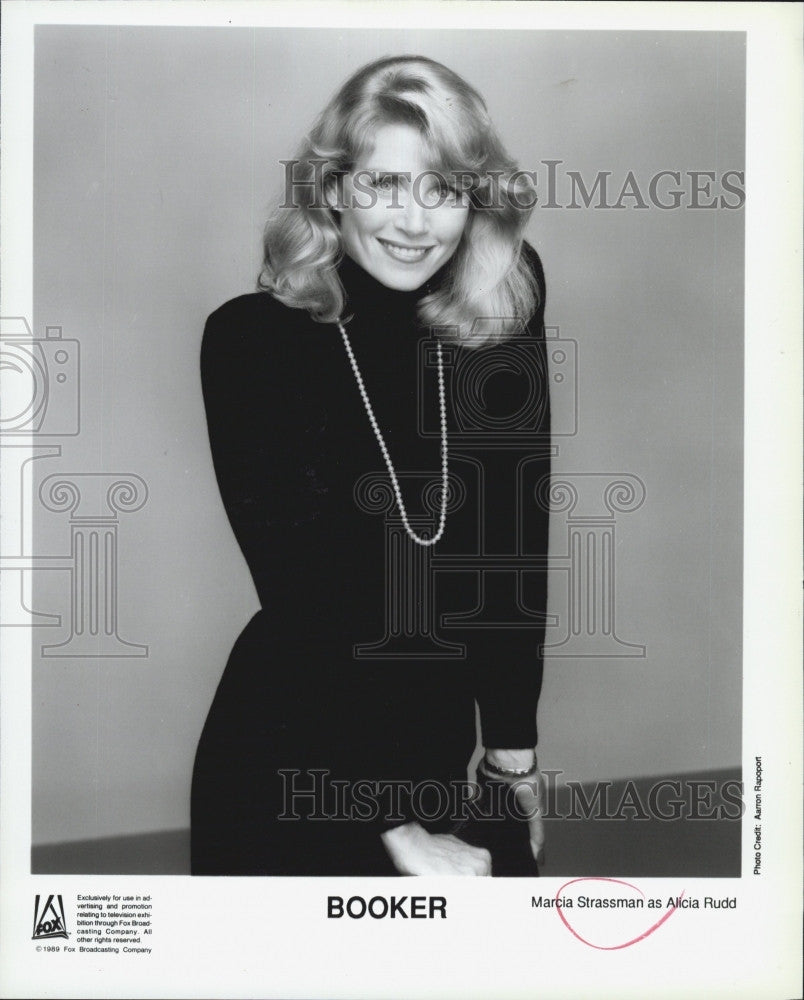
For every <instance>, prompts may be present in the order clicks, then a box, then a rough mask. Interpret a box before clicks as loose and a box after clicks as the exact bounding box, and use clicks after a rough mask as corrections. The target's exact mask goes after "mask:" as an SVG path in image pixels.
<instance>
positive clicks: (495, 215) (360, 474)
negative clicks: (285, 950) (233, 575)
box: [192, 57, 549, 875]
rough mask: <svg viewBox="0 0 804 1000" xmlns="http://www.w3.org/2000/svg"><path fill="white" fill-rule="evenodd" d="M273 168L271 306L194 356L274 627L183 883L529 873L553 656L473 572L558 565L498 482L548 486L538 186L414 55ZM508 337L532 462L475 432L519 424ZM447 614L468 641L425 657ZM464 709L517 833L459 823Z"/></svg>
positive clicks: (359, 88) (541, 533) (209, 796)
mask: <svg viewBox="0 0 804 1000" xmlns="http://www.w3.org/2000/svg"><path fill="white" fill-rule="evenodd" d="M285 166H286V171H287V172H286V185H285V201H284V203H283V204H282V206H280V207H279V208H278V209H277V211H276V212H275V214H274V215H273V217H272V219H271V220H270V221H269V224H268V226H267V228H266V237H265V265H264V271H263V274H262V275H261V280H260V285H261V288H262V289H263V290H262V291H260V292H257V293H255V294H252V295H245V296H242V297H240V298H238V299H235V300H233V301H231V302H228V303H226V304H225V305H224V306H222V307H221V308H220V309H218V310H217V311H216V312H215V313H213V314H212V316H210V318H209V320H208V321H207V326H206V329H205V333H204V340H203V345H202V353H201V370H202V383H203V391H204V401H205V406H206V412H207V421H208V427H209V436H210V443H211V449H212V455H213V460H214V464H215V471H216V475H217V479H218V484H219V487H220V491H221V496H222V499H223V503H224V505H225V507H226V511H227V514H228V516H229V519H230V522H231V525H232V528H233V531H234V533H235V536H236V538H237V541H238V542H239V544H240V547H241V549H242V551H243V554H244V556H245V558H246V560H247V562H248V565H249V568H250V570H251V572H252V575H253V578H254V582H255V585H256V588H257V592H258V595H259V598H260V602H261V604H262V610H261V611H259V612H258V613H257V614H256V615H255V616H254V617H253V618H252V620H251V621H250V622H249V623H248V625H247V626H246V628H245V630H244V631H243V633H242V634H241V635H240V637H239V638H238V639H237V641H236V643H235V646H234V649H233V650H232V653H231V656H230V658H229V662H228V664H227V667H226V670H225V672H224V674H223V677H222V679H221V682H220V685H219V687H218V690H217V693H216V695H215V699H214V702H213V705H212V707H211V709H210V712H209V716H208V718H207V721H206V725H205V727H204V731H203V734H202V737H201V740H200V743H199V747H198V752H197V756H196V762H195V770H194V774H193V790H192V869H193V872H194V873H196V874H276V875H283V874H287V875H291V874H316V875H326V874H342V875H383V874H400V873H401V874H428V873H446V874H474V875H484V874H489V873H492V872H493V873H494V874H501V873H510V874H536V873H537V869H536V865H535V861H534V855H535V854H537V853H538V851H539V850H540V847H541V841H542V833H541V823H540V819H539V817H538V815H537V814H536V810H535V808H534V791H533V789H534V785H533V781H534V779H535V778H536V777H537V776H538V772H537V771H536V760H535V753H534V750H533V747H534V745H535V742H536V724H535V712H536V702H537V699H538V695H539V690H540V686H541V661H540V658H539V648H540V643H541V641H542V637H543V636H542V632H541V631H540V628H539V627H538V626H537V627H536V628H533V627H531V628H527V629H513V628H505V627H503V626H504V625H505V622H504V620H503V621H501V618H500V615H502V614H504V611H505V608H503V604H502V596H501V595H502V592H503V590H504V586H502V584H503V583H504V582H505V580H507V578H508V575H510V574H506V572H503V571H502V570H501V571H499V572H497V573H496V575H495V573H493V572H489V573H487V574H486V575H485V576H483V577H482V579H481V575H480V574H479V573H478V572H477V571H476V567H477V566H478V553H484V552H490V551H491V552H495V551H496V552H503V553H504V552H506V551H511V552H513V553H514V554H515V553H516V551H521V547H522V545H523V544H524V543H525V542H526V543H527V547H528V550H529V551H530V552H533V551H537V552H540V553H542V554H545V553H546V546H547V514H546V512H540V513H536V514H532V513H530V512H529V519H528V522H527V523H528V528H527V532H526V533H527V538H526V539H524V541H523V538H522V537H521V533H519V534H517V539H518V541H517V542H516V543H511V537H512V532H513V531H517V532H519V528H518V527H517V526H516V525H514V524H513V523H510V522H512V521H513V520H514V518H513V517H508V516H507V517H505V518H502V519H501V518H499V517H498V518H496V519H495V516H494V514H495V509H496V508H495V502H496V501H495V491H494V490H493V489H488V488H486V485H487V481H488V483H493V482H496V478H495V477H496V476H498V475H500V476H506V477H508V478H509V479H511V481H512V482H513V481H514V480H513V479H512V477H519V478H517V479H516V480H515V481H516V483H517V484H518V486H519V488H520V489H521V490H522V491H523V493H524V491H527V492H528V495H529V496H531V497H532V495H533V494H532V492H531V487H532V484H533V482H535V481H536V480H538V479H539V478H541V477H542V476H543V475H544V474H545V473H546V472H547V471H548V469H549V458H548V455H549V447H547V446H546V444H545V441H546V435H547V434H548V433H549V405H548V400H547V389H546V384H547V383H546V374H545V373H546V361H545V358H544V343H543V338H542V321H543V310H544V284H543V275H542V269H541V265H540V263H539V259H538V257H537V255H536V253H535V251H533V250H532V249H531V248H530V247H528V246H527V245H526V244H524V243H523V238H522V234H523V230H524V226H525V223H526V221H527V218H528V214H529V210H530V207H532V203H533V200H534V199H533V197H532V195H533V192H532V190H531V188H530V186H529V182H528V181H527V178H526V176H523V175H522V174H521V173H519V174H517V172H516V171H515V166H514V164H513V163H512V162H511V161H510V159H509V158H508V157H507V156H506V154H505V152H504V150H503V148H502V146H501V144H500V142H499V140H498V138H497V137H496V135H495V133H494V130H493V127H492V125H491V122H490V120H489V118H488V114H487V111H486V108H485V105H484V103H483V101H482V99H481V98H480V96H479V95H478V94H477V93H476V92H475V91H474V90H473V89H472V88H471V87H470V86H469V85H468V84H467V83H466V82H465V81H463V80H462V79H461V78H460V77H458V76H457V75H456V74H454V73H453V72H451V71H450V70H448V69H447V68H446V67H444V66H442V65H440V64H438V63H435V62H433V61H431V60H429V59H425V58H420V57H400V58H389V59H384V60H380V61H378V62H375V63H372V64H371V65H368V66H366V67H364V68H363V69H361V70H360V71H359V72H358V73H356V74H355V75H354V76H353V77H352V78H351V79H350V80H348V81H347V82H346V84H344V86H343V87H342V88H341V90H340V91H339V93H338V94H337V95H336V96H335V97H334V99H333V100H332V101H331V102H330V104H329V106H328V107H327V108H326V109H325V110H324V112H323V113H322V115H321V116H320V118H319V119H318V121H317V123H316V124H315V126H314V128H313V130H312V132H311V135H310V139H309V142H308V144H307V146H306V147H305V149H304V150H303V151H302V153H301V154H300V156H299V157H298V158H297V159H296V160H295V161H290V162H289V163H286V164H285ZM523 324H527V325H526V326H524V327H523ZM428 331H429V332H430V333H431V334H432V333H433V332H437V334H438V337H437V340H436V342H435V343H436V348H435V350H433V346H432V345H433V340H432V338H430V339H428ZM506 338H516V339H515V342H516V346H517V350H518V352H519V353H518V355H517V357H518V358H519V359H520V361H521V358H523V357H524V358H526V359H530V360H529V361H528V363H529V364H531V365H532V366H533V368H534V371H535V370H536V369H538V372H537V374H538V375H539V376H540V379H541V386H542V387H543V388H542V389H541V399H540V400H538V401H537V402H538V406H537V407H536V410H537V412H538V427H533V428H531V430H533V431H535V433H536V434H537V435H541V439H542V442H543V444H542V446H541V447H540V448H537V449H536V450H535V451H534V453H533V454H532V455H531V456H530V457H529V459H528V460H527V461H522V460H520V459H519V458H518V457H517V456H515V453H514V452H512V451H511V450H510V448H499V447H496V444H497V443H498V442H497V441H496V440H495V435H494V434H492V435H491V439H490V438H489V434H488V433H487V430H488V427H491V428H494V427H497V426H503V427H505V426H506V425H505V416H504V415H505V414H506V413H508V412H510V399H508V398H507V396H508V394H509V392H510V391H511V387H512V384H513V383H512V382H511V381H510V379H509V381H507V382H506V378H505V375H506V372H507V373H508V374H509V375H510V374H511V358H512V354H511V344H512V343H514V340H513V339H508V340H507V339H506ZM478 358H480V359H481V360H482V361H483V363H484V365H485V369H484V370H485V371H486V374H485V375H483V374H482V372H481V374H480V375H478V378H479V379H480V382H481V383H482V385H480V387H479V389H478V392H479V395H480V397H482V406H483V407H485V410H486V415H487V416H488V420H487V421H486V430H484V432H483V433H482V434H481V435H480V436H479V438H478V436H477V435H475V436H474V437H473V436H472V434H473V430H472V427H471V426H469V427H468V428H467V426H465V425H466V420H465V419H464V426H463V427H462V429H461V428H459V431H460V433H458V434H457V437H456V436H455V434H456V432H455V429H454V425H455V422H456V420H457V419H458V417H456V413H458V410H459V409H461V407H460V406H459V404H460V403H461V400H460V399H459V398H458V395H457V393H458V390H459V386H458V382H457V381H456V379H457V373H458V372H459V371H460V370H462V369H461V365H462V364H465V363H466V361H467V359H468V360H469V361H470V362H471V363H472V364H473V365H474V363H475V361H476V360H477V359H478ZM489 372H492V373H496V375H497V376H502V377H496V378H494V377H491V376H490V375H488V373H489ZM531 374H532V373H531ZM476 402H477V400H475V403H476ZM464 403H465V400H464ZM495 408H496V409H495ZM465 410H466V406H463V411H465ZM463 411H462V412H463ZM464 415H465V414H464ZM459 423H460V421H459ZM469 423H470V424H471V420H470V421H469ZM450 424H452V425H453V429H452V433H453V439H454V441H457V442H458V444H459V445H460V447H457V448H456V449H455V453H454V454H452V453H451V452H450V445H449V441H450V433H451V429H450ZM476 438H477V440H479V441H480V444H479V445H478V444H477V440H475V439H476ZM473 441H474V444H472V442H473ZM548 443H549V442H548ZM512 456H513V457H512ZM517 461H518V462H519V465H518V466H517V467H516V468H515V467H514V466H515V463H516V462H517ZM523 469H524V470H525V472H524V473H523V471H522V470H523ZM428 503H429V506H428ZM378 511H379V512H380V513H383V512H384V513H385V515H386V516H385V519H383V518H382V517H379V516H377V513H378ZM491 536H494V537H491ZM512 545H513V548H512ZM472 556H474V562H472ZM439 559H440V560H441V563H439V562H438V560H439ZM445 559H446V560H447V563H449V566H451V567H452V568H453V570H454V571H453V572H452V573H450V572H449V571H448V570H449V566H447V565H446V563H445V562H444V560H445ZM461 559H464V560H465V561H466V560H467V559H468V560H469V561H468V563H467V564H466V565H467V566H468V567H469V570H470V571H469V572H468V573H467V572H461V568H462V565H463V564H461V561H460V560H461ZM428 560H429V561H428ZM450 560H452V561H451V562H450ZM437 566H445V567H446V570H447V571H445V572H439V573H433V572H431V570H433V568H434V567H437ZM473 567H474V569H473ZM503 569H504V567H503ZM531 577H533V579H531V581H530V582H531V592H530V596H529V598H528V614H529V623H530V624H531V625H532V624H533V623H534V622H535V623H539V622H541V621H542V620H543V618H542V617H540V615H541V616H543V611H544V603H545V589H546V588H545V581H544V574H541V575H536V574H531ZM389 609H390V610H389ZM473 609H474V610H473ZM449 612H451V613H453V615H456V616H457V617H456V618H455V623H457V625H458V627H457V628H456V627H455V623H453V627H451V628H449V629H448V630H444V634H443V636H439V635H436V632H437V631H438V628H439V627H440V624H441V623H442V616H443V615H444V614H446V613H449ZM461 613H463V614H461ZM389 615H390V617H391V618H392V619H394V621H392V623H391V624H392V629H391V630H392V632H393V636H392V638H393V640H394V641H391V640H390V639H389V637H388V630H387V628H386V625H387V622H388V619H389ZM394 616H396V618H394ZM400 618H401V619H404V621H401V623H400V620H399V619H400ZM462 622H463V623H464V624H465V627H463V628H462V627H461V623H462ZM478 625H479V626H480V627H476V626H478ZM470 626H471V627H470ZM384 629H385V630H386V632H385V637H383V630H384ZM456 640H457V641H456ZM475 699H477V701H478V704H479V707H480V714H481V731H482V737H483V743H484V746H485V748H486V751H485V756H484V763H483V767H482V771H483V773H484V774H485V775H491V776H492V777H493V778H495V779H496V780H497V781H498V782H501V783H502V784H503V786H504V787H505V789H506V790H508V785H515V786H516V791H515V794H514V795H513V796H510V795H509V796H506V797H505V801H506V802H507V803H508V806H506V810H507V811H508V812H511V811H512V810H511V808H510V805H511V803H512V802H513V803H514V804H515V806H516V808H514V809H513V811H514V812H518V813H519V814H520V815H524V816H526V817H527V816H530V819H529V822H528V823H527V824H526V823H524V822H516V823H515V824H514V825H513V826H512V824H511V823H510V822H504V823H500V822H499V817H498V818H497V819H496V820H487V821H485V822H484V821H483V820H482V818H478V815H477V813H478V812H479V810H478V809H477V808H475V810H474V818H473V809H472V804H470V805H469V806H468V807H467V803H466V798H468V797H469V793H466V794H465V795H464V800H463V803H462V805H463V808H462V809H460V810H458V812H457V813H456V809H455V800H454V798H453V800H452V801H451V803H450V808H449V809H446V808H444V807H443V795H444V794H446V792H445V790H449V791H454V789H455V788H460V787H468V786H465V784H464V785H462V783H465V778H466V768H467V764H468V761H469V758H470V757H471V755H472V752H473V749H474V747H475V743H476V734H475ZM498 791H499V789H498ZM463 794H464V793H459V798H460V795H463ZM487 795H488V793H487ZM499 801H502V798H500V799H499ZM473 805H474V806H475V807H476V806H477V803H474V804H473ZM504 811H505V810H504ZM506 831H507V832H506ZM528 834H529V835H530V836H528ZM512 837H513V838H514V840H513V841H512V840H511V838H512ZM492 855H494V857H492Z"/></svg>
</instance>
